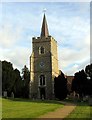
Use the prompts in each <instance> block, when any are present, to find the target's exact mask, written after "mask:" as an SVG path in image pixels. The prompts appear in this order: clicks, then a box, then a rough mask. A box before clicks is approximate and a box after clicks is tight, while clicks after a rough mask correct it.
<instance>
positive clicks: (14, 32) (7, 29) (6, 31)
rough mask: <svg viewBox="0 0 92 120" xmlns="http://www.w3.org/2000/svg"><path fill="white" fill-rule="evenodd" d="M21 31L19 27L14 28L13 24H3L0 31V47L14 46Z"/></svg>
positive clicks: (19, 37)
mask: <svg viewBox="0 0 92 120" xmlns="http://www.w3.org/2000/svg"><path fill="white" fill-rule="evenodd" d="M21 33H22V29H21V27H20V26H16V27H14V26H13V24H8V23H6V24H4V25H2V28H1V29H0V46H2V47H4V48H9V47H12V46H14V45H15V44H16V43H17V41H19V40H20V39H21Z"/></svg>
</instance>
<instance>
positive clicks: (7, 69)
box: [2, 61, 15, 96]
mask: <svg viewBox="0 0 92 120" xmlns="http://www.w3.org/2000/svg"><path fill="white" fill-rule="evenodd" d="M14 83H15V79H14V72H13V66H12V63H10V62H7V61H2V91H7V93H8V96H10V95H11V92H12V89H13V86H14Z"/></svg>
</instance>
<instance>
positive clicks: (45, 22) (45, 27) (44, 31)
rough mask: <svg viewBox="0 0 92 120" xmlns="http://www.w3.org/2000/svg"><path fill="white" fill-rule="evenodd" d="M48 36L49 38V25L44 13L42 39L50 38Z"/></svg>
mask: <svg viewBox="0 0 92 120" xmlns="http://www.w3.org/2000/svg"><path fill="white" fill-rule="evenodd" d="M48 36H49V31H48V25H47V21H46V17H45V13H44V17H43V23H42V28H41V37H48Z"/></svg>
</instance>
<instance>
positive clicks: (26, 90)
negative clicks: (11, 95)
mask: <svg viewBox="0 0 92 120" xmlns="http://www.w3.org/2000/svg"><path fill="white" fill-rule="evenodd" d="M22 80H23V94H24V97H25V98H28V97H29V82H30V72H29V70H28V68H27V67H26V65H25V66H24V68H23V69H22Z"/></svg>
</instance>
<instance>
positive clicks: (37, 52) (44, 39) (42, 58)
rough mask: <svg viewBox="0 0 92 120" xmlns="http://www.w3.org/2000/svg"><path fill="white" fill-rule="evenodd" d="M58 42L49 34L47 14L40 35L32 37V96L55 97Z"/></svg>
mask: <svg viewBox="0 0 92 120" xmlns="http://www.w3.org/2000/svg"><path fill="white" fill-rule="evenodd" d="M58 74H59V70H58V55H57V42H56V40H55V39H54V38H53V37H52V36H50V35H49V31H48V25H47V21H46V16H45V14H44V16H43V23H42V28H41V35H40V37H37V38H35V37H33V38H32V54H31V57H30V95H29V97H30V98H38V99H43V98H44V99H53V97H54V78H55V76H58Z"/></svg>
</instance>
